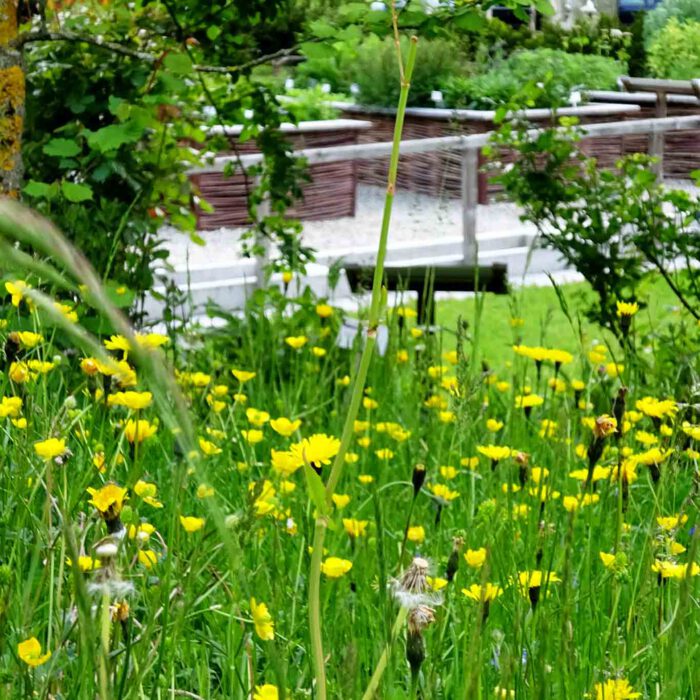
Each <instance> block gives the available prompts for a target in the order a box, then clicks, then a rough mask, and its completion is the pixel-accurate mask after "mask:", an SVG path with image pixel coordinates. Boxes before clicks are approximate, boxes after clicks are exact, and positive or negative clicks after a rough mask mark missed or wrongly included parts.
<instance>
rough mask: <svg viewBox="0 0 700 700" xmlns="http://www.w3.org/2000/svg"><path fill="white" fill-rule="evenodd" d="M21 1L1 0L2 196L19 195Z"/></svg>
mask: <svg viewBox="0 0 700 700" xmlns="http://www.w3.org/2000/svg"><path fill="white" fill-rule="evenodd" d="M17 2H18V0H0V196H2V195H7V196H10V197H14V198H17V197H19V190H20V184H21V180H22V128H23V125H24V98H25V84H24V71H23V70H22V56H21V53H20V52H19V51H18V50H17V49H15V48H14V46H13V42H14V40H15V39H16V38H17Z"/></svg>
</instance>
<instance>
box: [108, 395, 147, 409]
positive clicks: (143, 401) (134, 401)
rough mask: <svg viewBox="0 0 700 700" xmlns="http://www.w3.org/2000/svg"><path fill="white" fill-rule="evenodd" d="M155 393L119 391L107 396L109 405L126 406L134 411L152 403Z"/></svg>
mask: <svg viewBox="0 0 700 700" xmlns="http://www.w3.org/2000/svg"><path fill="white" fill-rule="evenodd" d="M152 401H153V394H151V392H150V391H117V392H116V393H114V394H110V395H109V396H108V397H107V405H108V406H124V407H125V408H129V409H131V410H132V411H140V410H142V409H144V408H147V407H148V406H150V405H151V402H152Z"/></svg>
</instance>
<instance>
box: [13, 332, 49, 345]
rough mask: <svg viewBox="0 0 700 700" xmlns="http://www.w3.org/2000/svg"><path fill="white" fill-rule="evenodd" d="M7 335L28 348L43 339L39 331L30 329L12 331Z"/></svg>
mask: <svg viewBox="0 0 700 700" xmlns="http://www.w3.org/2000/svg"><path fill="white" fill-rule="evenodd" d="M9 337H10V338H12V339H13V340H14V341H16V342H17V343H18V344H19V345H21V346H22V347H23V348H26V349H28V350H30V349H31V348H35V347H36V346H37V345H39V343H41V342H43V341H44V336H43V335H41V333H32V332H31V331H14V332H12V333H10V336H9Z"/></svg>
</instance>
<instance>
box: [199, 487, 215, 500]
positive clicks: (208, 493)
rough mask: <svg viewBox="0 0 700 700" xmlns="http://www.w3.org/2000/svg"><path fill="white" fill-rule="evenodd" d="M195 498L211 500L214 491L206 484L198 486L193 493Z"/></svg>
mask: <svg viewBox="0 0 700 700" xmlns="http://www.w3.org/2000/svg"><path fill="white" fill-rule="evenodd" d="M195 495H196V496H197V498H201V499H203V498H211V497H212V496H213V495H214V489H213V488H212V487H211V486H209V485H208V484H200V485H199V486H198V487H197V491H196V492H195Z"/></svg>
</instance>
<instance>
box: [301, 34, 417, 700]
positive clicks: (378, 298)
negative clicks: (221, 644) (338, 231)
mask: <svg viewBox="0 0 700 700" xmlns="http://www.w3.org/2000/svg"><path fill="white" fill-rule="evenodd" d="M417 45H418V38H417V37H415V36H413V37H411V43H410V47H409V51H408V57H407V59H406V67H405V70H404V72H403V76H402V80H401V95H400V97H399V106H398V110H397V112H396V123H395V124H394V139H393V147H392V150H391V160H390V162H389V176H388V179H387V187H386V198H385V200H384V214H383V217H382V229H381V233H380V236H379V247H378V249H377V262H376V265H375V268H374V280H373V282H372V298H371V302H370V307H369V318H368V321H367V340H366V342H365V346H364V349H363V350H362V356H361V357H360V364H359V366H358V368H357V373H356V374H355V378H354V382H353V386H352V393H351V395H350V404H349V406H348V412H347V415H346V416H345V424H344V425H343V433H342V436H341V440H340V449H339V450H338V454H337V455H336V457H335V460H334V462H333V466H332V468H331V473H330V476H329V477H328V482H327V484H326V487H325V496H326V501H327V502H328V504H329V507H330V503H331V496H332V495H333V493H334V491H335V488H336V486H337V485H338V482H339V481H340V478H341V476H342V474H343V467H344V466H345V455H346V453H347V451H348V448H349V447H350V440H351V439H352V436H353V424H354V422H355V419H356V418H357V413H358V411H359V409H360V402H361V400H362V394H363V391H364V388H365V382H366V380H367V372H368V370H369V363H370V360H371V359H372V352H373V351H374V345H375V343H376V339H377V327H378V326H379V316H380V313H381V310H382V303H381V302H382V297H383V293H382V286H383V285H382V282H383V280H384V259H385V258H386V246H387V241H388V238H389V224H390V223H391V209H392V206H393V204H394V192H395V190H396V175H397V172H398V168H399V146H400V144H401V133H402V131H403V121H404V115H405V113H406V103H407V101H408V91H409V88H410V86H411V75H412V74H413V67H414V65H415V62H416V49H417ZM327 528H328V516H327V515H326V514H319V516H318V517H317V518H316V523H315V526H314V538H313V551H312V554H311V571H310V572H309V628H310V635H311V654H312V657H313V665H314V668H313V670H314V678H315V681H316V697H317V698H318V700H326V667H325V661H324V656H323V636H322V633H321V601H320V590H321V559H322V556H323V542H324V539H325V537H326V530H327Z"/></svg>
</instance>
